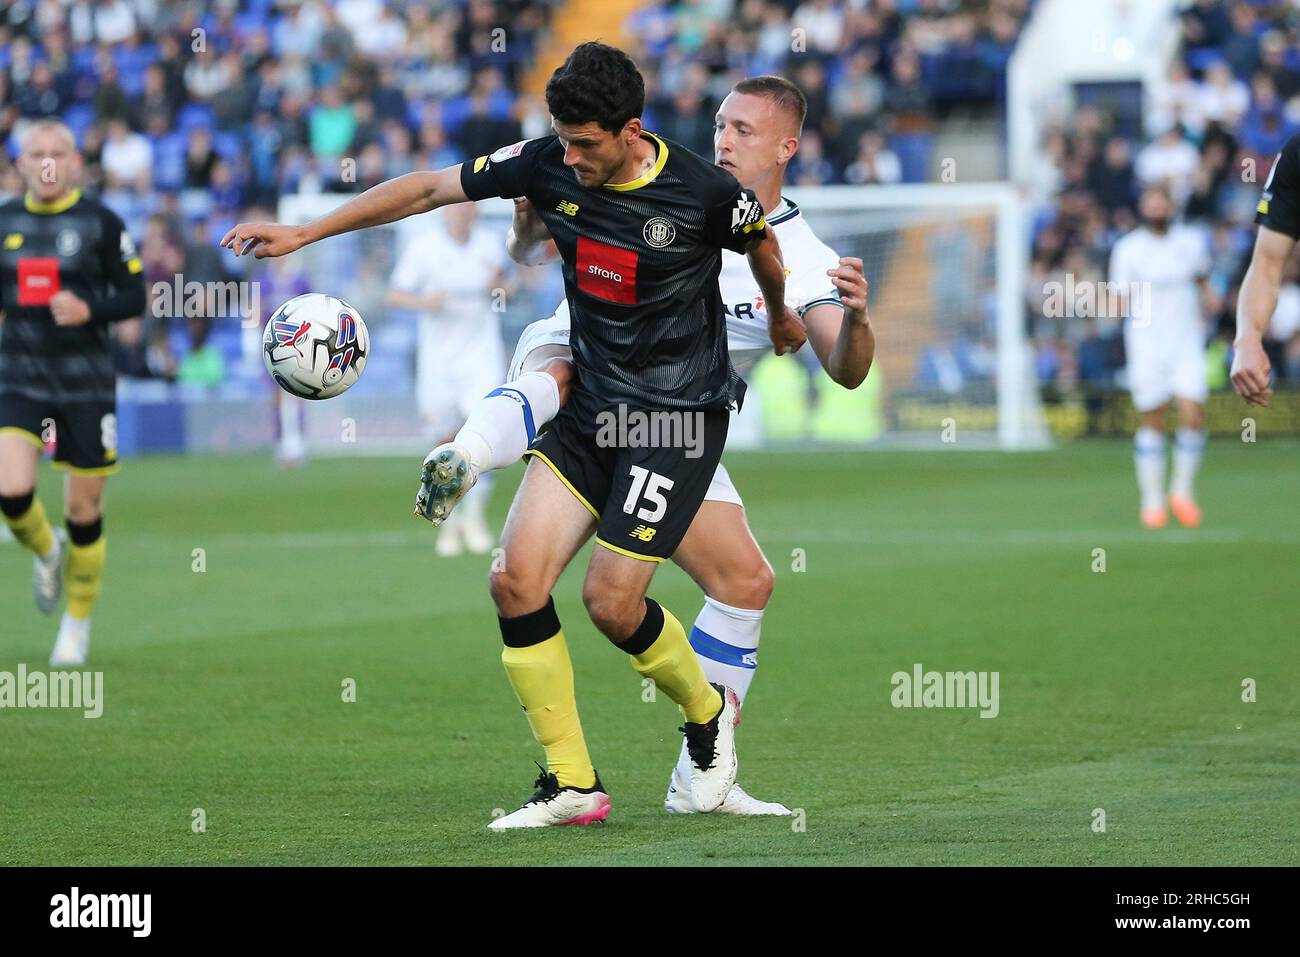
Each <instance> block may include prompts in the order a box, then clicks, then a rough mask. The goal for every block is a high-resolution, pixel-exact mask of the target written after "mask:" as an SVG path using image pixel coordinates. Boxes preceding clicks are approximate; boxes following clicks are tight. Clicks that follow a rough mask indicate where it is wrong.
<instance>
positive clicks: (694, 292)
mask: <svg viewBox="0 0 1300 957" xmlns="http://www.w3.org/2000/svg"><path fill="white" fill-rule="evenodd" d="M642 135H643V136H644V137H645V138H646V139H648V140H650V141H651V142H652V143H653V144H654V145H655V147H656V148H657V151H658V152H657V157H656V160H655V164H654V166H653V167H652V168H651V169H650V170H649V171H647V172H646V173H644V174H643V175H641V176H639V177H638V178H636V179H635V180H632V181H630V182H627V183H611V184H606V185H604V186H602V187H600V188H599V189H588V188H586V187H584V186H582V185H581V184H579V183H578V181H577V178H576V177H575V176H574V174H573V171H572V170H571V169H569V168H568V167H566V166H565V165H564V146H563V145H562V144H561V143H560V141H559V138H558V137H555V136H546V137H542V138H540V139H535V140H526V141H525V142H522V143H516V144H515V145H514V146H508V147H505V148H504V149H500V150H497V151H496V152H495V153H493V154H492V155H490V156H480V157H478V158H477V159H475V160H472V161H470V162H467V163H465V165H464V166H463V167H462V168H461V185H462V187H463V188H464V190H465V194H466V195H467V196H469V197H470V199H484V198H486V197H488V196H502V197H505V198H507V199H512V198H514V197H517V196H525V197H527V198H528V200H529V201H530V202H531V203H532V204H533V207H534V209H536V211H537V213H538V215H539V216H540V217H541V218H542V220H543V221H544V222H545V223H546V225H547V227H548V228H549V229H550V232H551V236H552V237H554V239H555V244H556V246H557V247H558V248H559V251H560V255H561V257H562V258H563V260H564V286H565V293H566V295H567V298H568V300H569V311H570V313H571V315H572V323H573V327H572V336H571V343H572V348H573V355H574V360H575V362H576V364H577V367H578V386H577V390H576V391H575V394H577V393H579V392H585V393H587V396H585V397H584V398H588V399H591V400H594V404H596V405H598V406H611V405H614V404H616V403H627V404H629V405H634V406H642V407H649V408H668V409H711V408H725V407H727V406H729V405H731V404H732V403H733V402H735V401H737V400H738V399H739V398H740V393H741V390H743V388H744V384H743V383H741V382H740V380H739V378H738V377H737V375H736V373H735V370H733V369H732V367H731V361H730V359H729V358H728V355H727V329H726V315H725V313H724V311H723V305H722V297H721V295H720V294H719V292H718V273H719V271H720V270H721V268H722V250H723V249H731V250H734V251H736V252H743V251H744V250H745V248H746V247H747V246H748V244H749V242H750V241H751V240H752V239H753V238H755V237H761V236H762V235H763V230H765V229H766V224H765V223H764V221H763V208H762V206H760V205H759V202H758V199H757V198H756V197H755V196H754V193H753V191H752V190H748V189H743V188H742V187H741V185H740V184H739V183H738V182H737V181H736V178H735V177H734V176H732V175H731V174H730V173H728V172H727V171H726V170H724V169H721V168H720V167H717V166H714V165H713V164H712V163H709V162H706V161H705V160H703V159H700V158H699V157H698V156H696V155H695V154H693V153H691V152H690V151H689V150H687V149H686V148H685V147H683V146H679V145H678V144H676V143H673V142H670V141H667V140H663V139H661V138H659V137H657V136H655V135H654V134H653V133H649V132H643V134H642Z"/></svg>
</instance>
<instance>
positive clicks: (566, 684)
mask: <svg viewBox="0 0 1300 957" xmlns="http://www.w3.org/2000/svg"><path fill="white" fill-rule="evenodd" d="M547 608H548V609H551V614H552V615H554V610H553V609H552V608H551V606H550V605H548V606H547ZM545 610H546V609H543V611H545ZM535 614H537V613H536V612H534V613H533V615H535ZM524 617H526V618H530V617H532V616H531V615H529V616H524ZM517 620H518V619H505V620H504V621H517ZM556 624H557V625H558V624H559V621H558V619H557V620H556ZM505 629H506V626H505V624H504V623H503V625H502V631H503V632H504V631H505ZM501 662H502V663H503V664H504V665H505V666H506V676H507V677H509V679H510V686H511V687H512V688H514V689H515V696H516V697H517V698H518V699H519V703H520V704H521V705H523V707H524V714H526V715H527V716H528V723H529V725H531V726H532V729H533V737H535V738H536V739H537V741H538V743H540V744H541V746H542V747H543V748H545V749H546V766H547V770H549V771H552V772H554V774H555V777H556V778H557V779H558V780H559V782H560V785H561V786H562V787H575V788H589V787H591V786H592V785H593V784H595V783H596V772H595V771H594V770H593V769H592V767H591V756H590V755H589V754H588V753H587V741H586V739H585V738H584V737H583V735H582V722H581V721H579V720H578V702H577V700H576V699H575V698H574V694H573V663H572V662H571V661H569V647H568V645H567V644H566V643H565V641H564V632H563V631H560V630H558V629H557V630H556V631H555V633H554V634H553V635H551V637H549V638H547V639H545V640H544V641H539V642H537V643H536V644H531V645H527V646H525V647H522V648H513V647H511V646H509V645H507V646H506V647H505V648H504V649H502V652H501Z"/></svg>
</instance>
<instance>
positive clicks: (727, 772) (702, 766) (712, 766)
mask: <svg viewBox="0 0 1300 957" xmlns="http://www.w3.org/2000/svg"><path fill="white" fill-rule="evenodd" d="M713 687H714V688H716V689H717V692H718V694H720V695H722V707H721V708H720V709H719V710H718V713H717V714H715V715H714V716H713V718H712V720H710V721H709V723H708V724H692V723H691V722H690V721H687V722H686V723H685V724H684V725H682V726H681V727H680V728H678V729H677V730H678V731H681V732H682V734H684V735H685V736H686V750H687V752H689V754H690V757H691V782H690V783H691V801H692V803H693V804H694V805H695V810H696V811H698V812H700V813H701V814H707V813H708V812H709V811H716V810H717V809H718V808H719V807H720V806H721V804H722V802H723V801H725V800H726V799H727V795H728V794H729V793H730V792H731V787H732V785H734V784H735V783H736V772H737V770H739V767H740V762H739V761H738V760H737V759H736V726H737V725H738V724H740V698H739V697H738V696H737V695H736V692H734V691H732V690H731V689H730V688H726V687H723V686H722V685H720V684H716V683H714V684H713Z"/></svg>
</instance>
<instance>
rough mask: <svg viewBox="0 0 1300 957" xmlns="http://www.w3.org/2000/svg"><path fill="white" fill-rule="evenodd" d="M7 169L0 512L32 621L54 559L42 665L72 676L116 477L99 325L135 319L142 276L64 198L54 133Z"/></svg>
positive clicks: (96, 212)
mask: <svg viewBox="0 0 1300 957" xmlns="http://www.w3.org/2000/svg"><path fill="white" fill-rule="evenodd" d="M18 169H19V172H20V173H21V174H22V177H23V181H24V183H25V184H26V187H27V192H26V195H24V196H23V197H22V198H21V199H15V200H12V201H10V202H8V203H5V204H4V205H3V206H0V237H3V238H2V239H0V310H3V312H4V325H3V331H0V513H3V515H4V520H5V523H6V524H7V525H8V526H9V528H10V530H11V531H12V532H13V534H14V537H15V538H16V539H17V540H18V541H19V542H20V543H21V544H22V545H24V546H25V547H26V548H28V549H30V550H31V551H32V552H34V553H35V556H36V561H35V571H34V573H33V577H32V590H33V592H34V594H35V596H36V604H37V606H38V607H39V608H40V609H41V611H44V612H46V613H49V612H51V611H53V610H54V609H55V607H57V605H58V602H59V597H60V594H61V592H62V590H63V573H64V568H63V566H64V562H65V559H66V563H67V592H68V607H67V610H66V611H65V613H64V615H63V620H62V622H61V624H60V626H59V635H58V639H57V641H56V642H55V646H54V652H53V654H52V655H51V657H50V664H51V665H53V666H55V667H80V666H81V665H82V664H84V663H85V660H86V655H87V651H88V646H89V643H90V613H91V610H92V609H93V608H94V605H95V600H96V599H97V598H98V596H99V590H100V582H101V580H102V577H103V571H104V559H105V555H106V554H107V543H106V541H105V539H104V533H103V517H102V515H101V514H100V503H101V501H102V499H103V494H104V483H105V481H106V480H107V476H108V475H109V474H110V473H112V472H115V471H116V470H117V468H118V463H117V419H116V415H115V411H114V409H115V394H116V393H115V389H116V384H115V383H116V380H115V377H114V374H113V357H112V346H111V343H110V340H109V326H110V324H111V323H113V322H117V321H118V320H121V319H127V318H130V317H132V316H138V315H140V314H141V313H142V312H143V311H144V308H145V288H144V277H143V275H142V271H141V266H140V260H139V258H137V256H136V252H135V247H134V246H133V245H132V243H131V238H130V236H128V235H127V232H126V227H124V226H123V225H122V221H121V220H120V219H118V217H117V216H116V215H115V214H114V213H113V212H112V211H111V210H109V209H108V207H106V206H104V205H103V204H102V203H100V202H98V201H97V200H94V199H91V198H89V197H87V196H82V195H81V192H80V190H78V189H77V188H76V184H77V182H78V179H79V177H80V174H81V157H80V156H79V155H78V153H77V148H76V142H75V140H74V139H73V136H72V132H71V131H70V130H69V129H68V128H67V127H66V126H64V125H63V124H62V123H59V122H56V121H51V120H42V121H39V122H36V123H33V124H31V126H29V127H28V128H27V129H26V130H25V131H24V133H23V136H22V140H21V146H20V153H19V156H18ZM51 434H52V436H53V438H54V440H55V443H56V445H57V451H56V452H55V456H54V464H55V466H57V467H59V468H62V469H65V470H66V471H67V472H68V477H67V482H66V485H65V491H64V503H65V504H64V512H65V518H66V520H67V533H66V536H65V534H64V532H63V530H62V529H57V530H56V529H54V528H52V527H51V525H50V522H49V520H48V519H47V517H46V514H45V509H44V507H43V506H42V505H41V502H40V500H39V499H38V498H36V477H37V467H38V465H39V464H40V456H41V450H42V448H43V447H44V445H45V441H46V438H47V437H49V436H50V435H51Z"/></svg>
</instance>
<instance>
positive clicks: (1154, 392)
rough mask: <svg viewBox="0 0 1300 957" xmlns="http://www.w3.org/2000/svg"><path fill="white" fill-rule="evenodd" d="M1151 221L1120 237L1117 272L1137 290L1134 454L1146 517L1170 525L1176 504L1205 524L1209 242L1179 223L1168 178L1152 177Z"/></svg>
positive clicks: (1131, 372)
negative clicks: (1175, 424)
mask: <svg viewBox="0 0 1300 957" xmlns="http://www.w3.org/2000/svg"><path fill="white" fill-rule="evenodd" d="M1138 212H1139V213H1140V215H1141V217H1142V225H1141V226H1139V227H1138V228H1137V229H1134V230H1133V231H1132V232H1130V233H1128V234H1127V235H1125V236H1124V237H1122V238H1121V239H1120V240H1119V241H1118V242H1116V243H1115V248H1114V249H1113V250H1112V251H1111V257H1110V281H1111V282H1112V283H1115V284H1117V285H1119V286H1120V288H1121V289H1126V290H1131V292H1130V294H1129V297H1128V298H1129V316H1128V318H1127V319H1126V320H1125V322H1124V346H1125V351H1126V352H1127V354H1128V378H1129V391H1130V392H1131V393H1132V395H1133V406H1134V407H1135V408H1136V409H1137V411H1138V414H1139V415H1140V416H1141V424H1140V425H1139V427H1138V430H1137V432H1136V434H1135V435H1134V437H1133V461H1134V464H1135V467H1136V470H1137V480H1138V491H1139V493H1140V495H1141V502H1142V504H1141V509H1140V511H1139V519H1140V521H1141V522H1142V524H1143V525H1144V526H1146V527H1147V528H1163V527H1164V526H1165V525H1166V524H1167V523H1168V521H1169V511H1172V512H1173V513H1174V518H1176V519H1177V520H1178V522H1179V524H1181V525H1185V526H1187V527H1189V528H1195V527H1196V526H1198V525H1200V524H1201V509H1200V506H1199V505H1197V503H1196V495H1195V491H1194V488H1193V483H1194V482H1195V479H1196V471H1197V469H1198V468H1199V467H1200V464H1201V455H1202V452H1203V451H1204V449H1205V426H1204V406H1205V398H1206V396H1207V395H1208V394H1209V385H1208V381H1207V379H1206V357H1205V329H1204V325H1203V323H1202V319H1201V306H1200V296H1201V294H1203V293H1204V294H1206V295H1209V293H1208V291H1207V289H1206V286H1205V276H1206V275H1207V274H1208V273H1209V271H1210V252H1209V246H1208V244H1207V243H1206V241H1205V238H1204V236H1203V235H1202V234H1200V233H1198V232H1197V231H1196V230H1193V229H1191V228H1190V227H1186V226H1182V225H1179V224H1175V223H1174V215H1175V213H1176V212H1177V206H1176V205H1175V203H1174V200H1173V198H1172V197H1171V196H1170V194H1169V191H1168V190H1167V189H1165V188H1164V187H1163V186H1149V187H1147V188H1146V189H1145V190H1143V192H1142V196H1141V198H1140V199H1139V201H1138ZM1171 401H1172V402H1173V403H1174V404H1176V405H1177V407H1178V421H1179V428H1178V431H1177V433H1176V435H1175V438H1174V455H1173V475H1172V477H1171V479H1170V483H1169V491H1168V502H1169V510H1168V511H1167V510H1166V508H1165V501H1166V494H1165V409H1166V408H1167V407H1168V406H1169V404H1170V402H1171Z"/></svg>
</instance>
